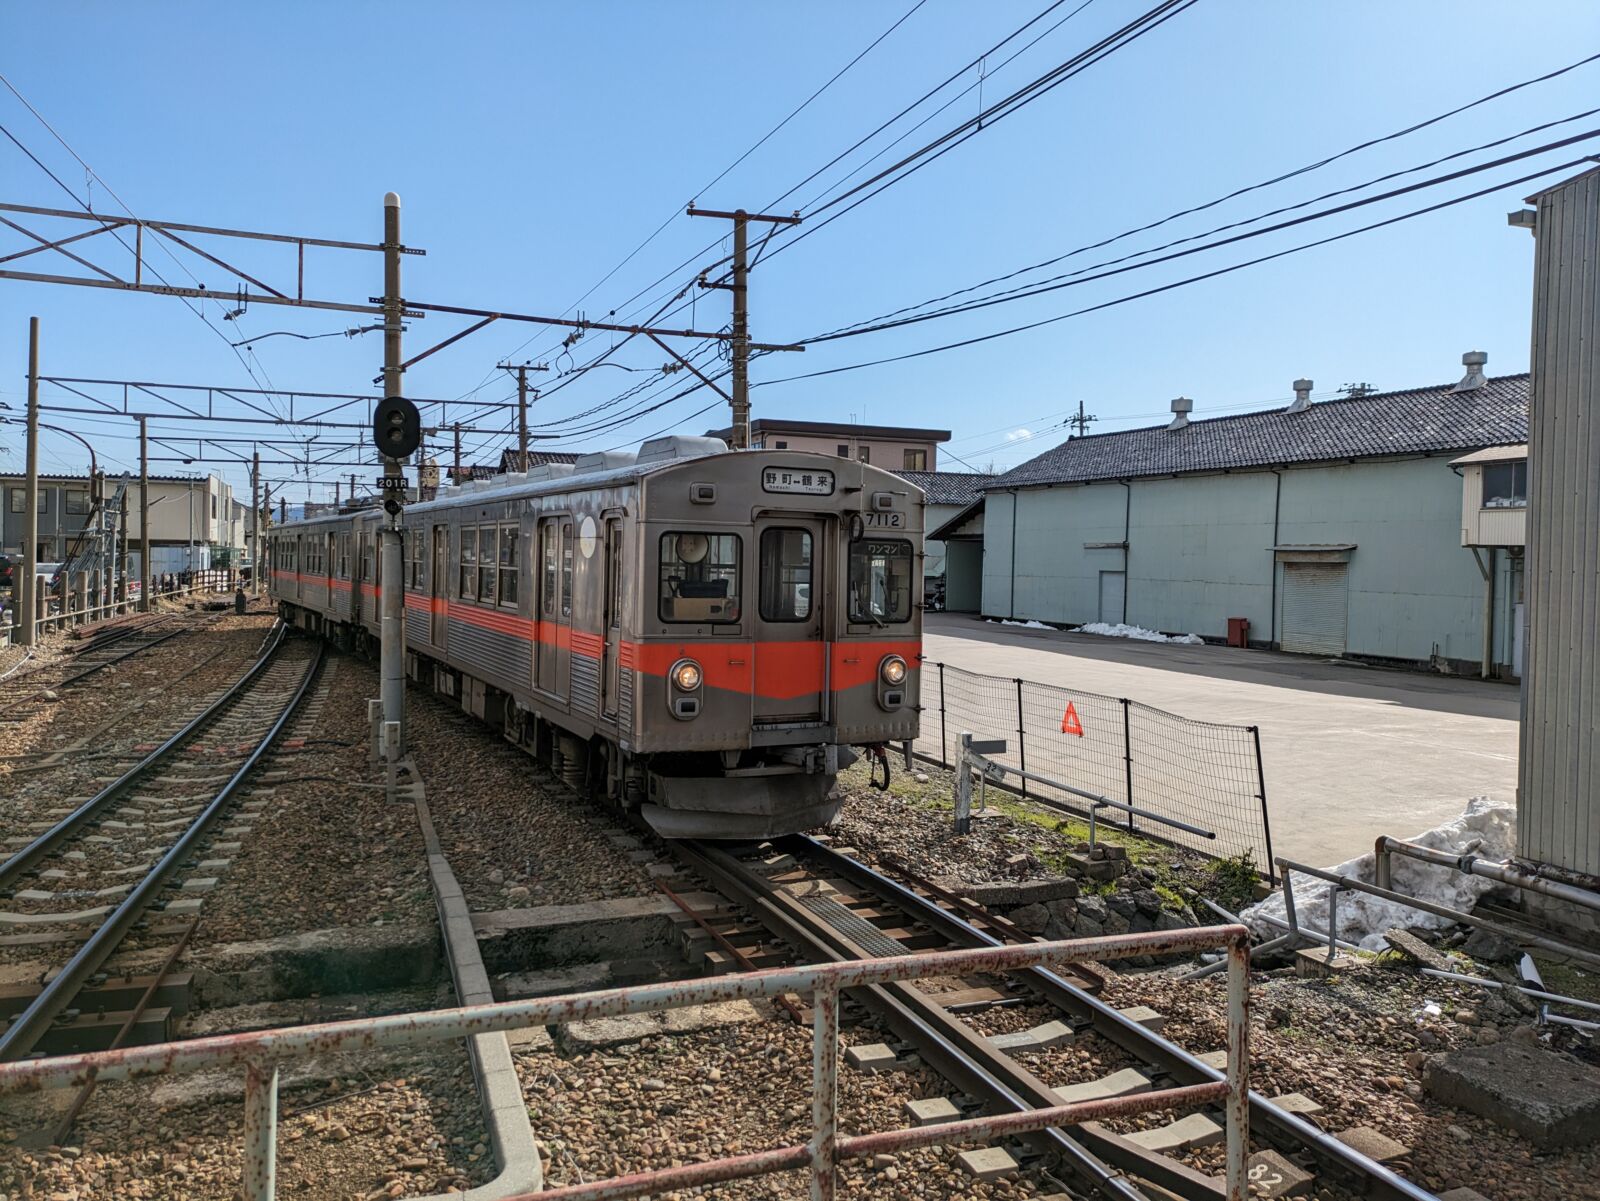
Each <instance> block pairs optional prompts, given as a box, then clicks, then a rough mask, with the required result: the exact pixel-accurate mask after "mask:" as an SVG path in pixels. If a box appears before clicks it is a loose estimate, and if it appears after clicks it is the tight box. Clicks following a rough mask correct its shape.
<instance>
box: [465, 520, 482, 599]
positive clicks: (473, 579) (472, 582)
mask: <svg viewBox="0 0 1600 1201" xmlns="http://www.w3.org/2000/svg"><path fill="white" fill-rule="evenodd" d="M477 594H478V531H477V530H474V529H469V528H468V527H466V526H462V527H461V599H462V600H471V599H472V598H473V597H475V596H476V595H477Z"/></svg>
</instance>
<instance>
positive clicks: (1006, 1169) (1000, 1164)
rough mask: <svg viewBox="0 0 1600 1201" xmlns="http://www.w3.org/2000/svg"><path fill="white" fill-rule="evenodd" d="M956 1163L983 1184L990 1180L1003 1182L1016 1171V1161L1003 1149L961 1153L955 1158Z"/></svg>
mask: <svg viewBox="0 0 1600 1201" xmlns="http://www.w3.org/2000/svg"><path fill="white" fill-rule="evenodd" d="M956 1162H957V1163H958V1164H960V1165H961V1168H962V1170H963V1171H965V1172H966V1173H967V1175H969V1176H971V1177H973V1178H974V1179H976V1180H981V1181H983V1182H985V1183H988V1182H989V1181H991V1180H1003V1179H1005V1178H1006V1177H1007V1176H1011V1175H1014V1174H1015V1173H1016V1170H1017V1161H1016V1160H1014V1159H1012V1158H1011V1155H1010V1153H1009V1152H1007V1151H1006V1150H1005V1149H1004V1148H1003V1147H980V1148H978V1150H976V1151H963V1152H962V1153H961V1154H960V1155H958V1156H956Z"/></svg>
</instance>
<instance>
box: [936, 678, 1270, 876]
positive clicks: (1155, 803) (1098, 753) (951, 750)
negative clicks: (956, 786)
mask: <svg viewBox="0 0 1600 1201" xmlns="http://www.w3.org/2000/svg"><path fill="white" fill-rule="evenodd" d="M922 700H923V710H922V733H921V735H920V736H919V737H918V739H917V741H916V743H915V745H914V748H913V749H914V750H915V751H916V752H917V753H919V754H921V755H923V756H925V757H926V758H928V759H930V760H933V761H935V762H937V763H939V764H941V765H942V766H944V767H952V766H954V764H955V762H956V760H957V759H958V758H959V756H960V753H961V735H962V733H963V732H966V733H970V734H972V735H974V736H975V737H976V738H980V739H996V738H1003V739H1005V741H1006V750H1005V752H1004V753H1003V754H998V755H990V756H989V758H991V759H994V760H996V761H998V762H1000V763H1004V764H1007V765H1009V766H1012V767H1016V768H1020V769H1022V770H1024V771H1028V772H1035V773H1037V774H1039V775H1042V776H1048V777H1050V778H1051V779H1054V780H1059V781H1060V782H1061V783H1063V784H1067V785H1070V786H1071V787H1072V788H1076V789H1079V790H1081V791H1083V792H1089V793H1093V794H1095V795H1096V796H1102V797H1106V798H1108V799H1109V800H1113V801H1122V802H1124V803H1125V804H1130V805H1134V806H1137V807H1138V808H1140V809H1144V810H1147V811H1149V812H1150V813H1154V814H1159V815H1161V816H1163V817H1168V818H1172V819H1174V820H1177V821H1181V822H1186V823H1188V824H1189V825H1191V826H1197V827H1199V828H1201V829H1203V830H1206V831H1209V832H1211V833H1213V834H1215V835H1216V837H1215V838H1204V837H1201V836H1199V835H1196V834H1192V833H1190V832H1189V831H1187V830H1182V829H1179V828H1177V827H1174V826H1168V825H1164V824H1162V823H1160V822H1156V821H1152V820H1150V819H1149V818H1141V817H1139V816H1137V815H1130V814H1127V813H1124V812H1123V811H1121V810H1118V809H1110V808H1107V809H1102V810H1101V811H1100V818H1101V819H1102V820H1108V821H1116V822H1117V823H1118V824H1121V825H1124V826H1127V827H1128V828H1130V829H1133V830H1137V831H1139V832H1140V833H1143V834H1149V835H1151V836H1154V837H1156V838H1161V839H1165V840H1166V841H1168V842H1173V843H1176V844H1178V845H1180V846H1185V847H1190V848H1193V849H1194V850H1198V851H1203V852H1205V853H1206V854H1209V855H1218V856H1227V855H1238V854H1242V853H1244V852H1246V851H1248V852H1249V853H1250V855H1251V857H1252V858H1253V859H1254V861H1255V863H1256V865H1257V867H1258V868H1259V869H1260V870H1261V871H1262V872H1263V873H1264V874H1265V873H1267V872H1270V871H1271V865H1272V836H1271V832H1270V828H1269V826H1268V822H1267V800H1266V786H1265V782H1264V778H1263V775H1262V771H1261V740H1260V735H1259V733H1258V731H1257V729H1256V727H1255V726H1231V725H1220V724H1218V723H1215V722H1204V721H1194V720H1192V719H1190V718H1187V717H1180V716H1178V715H1177V714H1175V713H1168V712H1166V711H1165V710H1162V709H1156V708H1153V707H1151V706H1149V705H1144V704H1140V703H1139V702H1137V701H1131V700H1127V699H1125V698H1120V697H1111V696H1101V695H1099V694H1098V693H1093V692H1079V691H1077V690H1076V689H1072V688H1062V687H1058V686H1056V685H1053V684H1040V683H1035V682H1034V681H1032V680H1020V679H1007V678H1005V677H1002V676H989V675H983V674H982V673H980V672H973V671H967V670H965V669H963V668H960V667H954V666H951V665H950V664H947V663H924V664H923V676H922ZM1021 791H1022V792H1023V793H1024V794H1025V795H1031V796H1038V797H1041V798H1043V799H1046V800H1048V801H1050V802H1051V803H1052V804H1057V805H1062V806H1065V807H1067V808H1070V809H1073V810H1075V811H1077V812H1080V813H1084V812H1087V809H1088V807H1089V804H1090V802H1088V801H1086V800H1085V799H1083V798H1081V797H1078V796H1074V795H1073V794H1071V793H1066V792H1062V791H1061V790H1060V789H1056V788H1052V787H1051V786H1050V785H1048V784H1043V783H1040V782H1039V781H1026V782H1024V783H1023V785H1022V787H1021Z"/></svg>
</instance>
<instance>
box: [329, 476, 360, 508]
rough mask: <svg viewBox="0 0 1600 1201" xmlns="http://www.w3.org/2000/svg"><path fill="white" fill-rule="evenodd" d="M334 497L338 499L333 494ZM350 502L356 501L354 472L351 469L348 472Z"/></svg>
mask: <svg viewBox="0 0 1600 1201" xmlns="http://www.w3.org/2000/svg"><path fill="white" fill-rule="evenodd" d="M334 499H335V500H338V499H339V498H338V496H337V495H335V497H334ZM350 503H351V504H355V503H356V473H355V472H353V471H352V472H351V473H350Z"/></svg>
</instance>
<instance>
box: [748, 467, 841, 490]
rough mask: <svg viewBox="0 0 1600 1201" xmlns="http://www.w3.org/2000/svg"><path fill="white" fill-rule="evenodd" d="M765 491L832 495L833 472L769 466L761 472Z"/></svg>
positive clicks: (762, 486)
mask: <svg viewBox="0 0 1600 1201" xmlns="http://www.w3.org/2000/svg"><path fill="white" fill-rule="evenodd" d="M761 488H762V490H763V491H765V492H797V493H801V494H802V495H806V496H832V495H833V472H831V471H816V470H810V471H802V470H800V469H798V468H789V467H768V468H767V469H766V470H764V471H763V472H762V473H761Z"/></svg>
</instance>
